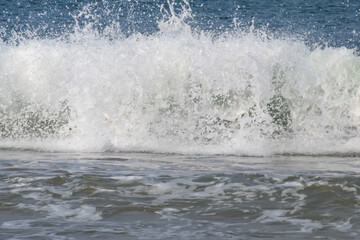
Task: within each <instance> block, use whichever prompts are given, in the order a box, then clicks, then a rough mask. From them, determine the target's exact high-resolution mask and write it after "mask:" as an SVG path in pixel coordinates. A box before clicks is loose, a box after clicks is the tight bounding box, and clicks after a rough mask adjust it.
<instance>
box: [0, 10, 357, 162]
mask: <svg viewBox="0 0 360 240" xmlns="http://www.w3.org/2000/svg"><path fill="white" fill-rule="evenodd" d="M161 11H163V14H164V18H163V19H162V20H160V21H159V22H158V28H159V31H158V32H155V33H153V34H147V35H142V34H140V33H134V34H131V35H130V36H124V35H122V34H121V31H120V29H121V26H120V25H119V23H117V22H114V23H113V24H112V25H111V26H110V27H107V28H104V29H102V30H101V31H99V30H97V29H96V28H94V27H93V24H92V23H91V22H89V23H88V24H86V25H81V24H75V25H74V26H73V29H71V31H69V32H67V33H64V34H63V35H62V36H60V37H53V38H51V37H36V36H34V35H35V34H34V35H33V36H31V37H20V35H21V34H20V33H13V35H12V37H7V40H6V41H5V40H3V41H2V42H1V43H0V52H1V55H0V147H2V148H29V149H38V150H45V151H92V152H99V151H100V152H101V151H156V152H180V153H209V154H240V155H268V154H333V153H345V154H346V153H360V148H359V147H358V146H359V143H360V137H359V136H358V131H359V129H360V125H359V122H360V121H359V120H360V86H359V85H360V58H359V56H358V55H357V54H356V52H355V51H354V50H351V49H347V48H345V47H339V48H332V47H321V48H313V47H309V46H307V45H306V44H305V43H304V42H303V41H301V40H296V39H295V40H294V39H293V38H290V37H289V38H284V37H282V38H276V37H273V36H271V35H269V34H266V32H264V31H260V30H259V31H257V30H255V29H254V25H252V27H250V29H247V30H244V29H238V28H236V27H235V28H234V30H233V31H232V32H231V33H221V34H215V33H214V32H209V31H207V32H206V31H199V30H195V29H193V28H192V27H190V26H189V25H188V24H187V23H186V19H188V18H191V9H190V8H189V6H188V5H187V4H184V6H183V7H182V11H181V12H180V13H175V11H174V8H173V7H172V5H171V4H169V6H167V7H164V8H162V9H161ZM79 16H81V17H83V16H84V14H83V15H81V14H80V15H79ZM27 34H28V36H29V33H27ZM30 35H31V33H30ZM9 39H10V40H9Z"/></svg>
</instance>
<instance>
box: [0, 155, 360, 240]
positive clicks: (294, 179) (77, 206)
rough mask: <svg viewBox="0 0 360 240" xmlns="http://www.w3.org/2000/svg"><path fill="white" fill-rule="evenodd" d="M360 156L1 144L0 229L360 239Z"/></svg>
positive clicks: (4, 235) (6, 234)
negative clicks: (83, 150) (39, 148)
mask: <svg viewBox="0 0 360 240" xmlns="http://www.w3.org/2000/svg"><path fill="white" fill-rule="evenodd" d="M359 173H360V163H359V160H358V158H338V157H325V156H323V157H316V156H311V157H309V156H273V157H238V156H221V155H177V154H150V153H148V154H145V153H144V154H141V153H99V154H95V153H94V154H92V153H87V154H65V153H63V154H61V153H37V152H13V151H2V152H1V161H0V199H1V202H0V204H1V205H0V212H1V214H0V229H1V231H0V238H1V239H90V238H95V239H99V238H106V239H169V238H175V239H264V238H275V239H310V238H311V239H313V238H319V239H357V238H359V236H360V231H359V229H360V214H359V205H360V198H359V193H360V175H359Z"/></svg>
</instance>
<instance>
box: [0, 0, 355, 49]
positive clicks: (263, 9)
mask: <svg viewBox="0 0 360 240" xmlns="http://www.w3.org/2000/svg"><path fill="white" fill-rule="evenodd" d="M171 3H172V4H174V8H175V12H176V13H179V12H181V9H182V8H184V7H185V8H189V9H191V12H192V13H191V18H189V19H186V22H187V23H188V24H190V25H191V26H192V28H193V29H194V31H210V32H214V33H223V32H232V31H234V29H235V28H241V29H248V28H249V27H250V26H251V25H252V21H253V22H254V27H255V29H261V30H263V31H266V32H267V33H271V34H273V35H274V36H275V37H284V36H285V37H289V36H291V37H294V38H297V39H302V40H304V41H305V42H307V43H308V44H309V45H311V46H319V45H320V46H323V45H327V46H334V47H340V46H345V47H347V48H358V47H359V46H360V42H359V31H360V16H359V14H360V2H359V1H355V0H347V1H345V0H344V1H337V0H329V1H323V0H315V1H301V0H294V1H285V0H283V1H280V0H255V1H250V0H246V1H244V0H241V1H240V0H239V1H234V0H226V1H221V0H211V1H196V0H194V1H190V2H189V3H188V4H189V6H188V5H187V3H186V2H183V1H172V2H171ZM162 6H163V7H162ZM161 9H162V10H161ZM166 11H168V12H169V7H168V3H167V1H155V0H146V1H111V0H108V1H99V0H98V1H95V0H92V1H80V0H61V1H55V0H46V1H35V0H16V1H4V0H3V1H1V2H0V12H1V14H0V29H2V38H3V40H8V39H9V38H10V36H12V35H13V34H14V32H16V33H17V34H19V33H22V34H23V35H24V36H28V37H29V35H31V37H34V36H36V37H40V38H44V37H59V36H62V35H64V33H68V32H71V31H73V28H74V26H75V25H76V24H77V22H78V24H79V25H80V26H82V25H85V24H88V23H90V22H92V23H94V26H93V27H94V28H96V29H98V30H99V31H100V32H101V31H102V30H104V29H105V28H106V26H112V25H114V23H118V24H119V25H120V29H121V32H122V34H124V35H125V36H129V35H132V34H134V33H142V34H153V33H154V32H157V31H158V24H157V23H158V21H159V20H161V19H163V18H166V16H167V14H166ZM26 31H27V33H26ZM29 31H30V32H31V34H29Z"/></svg>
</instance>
